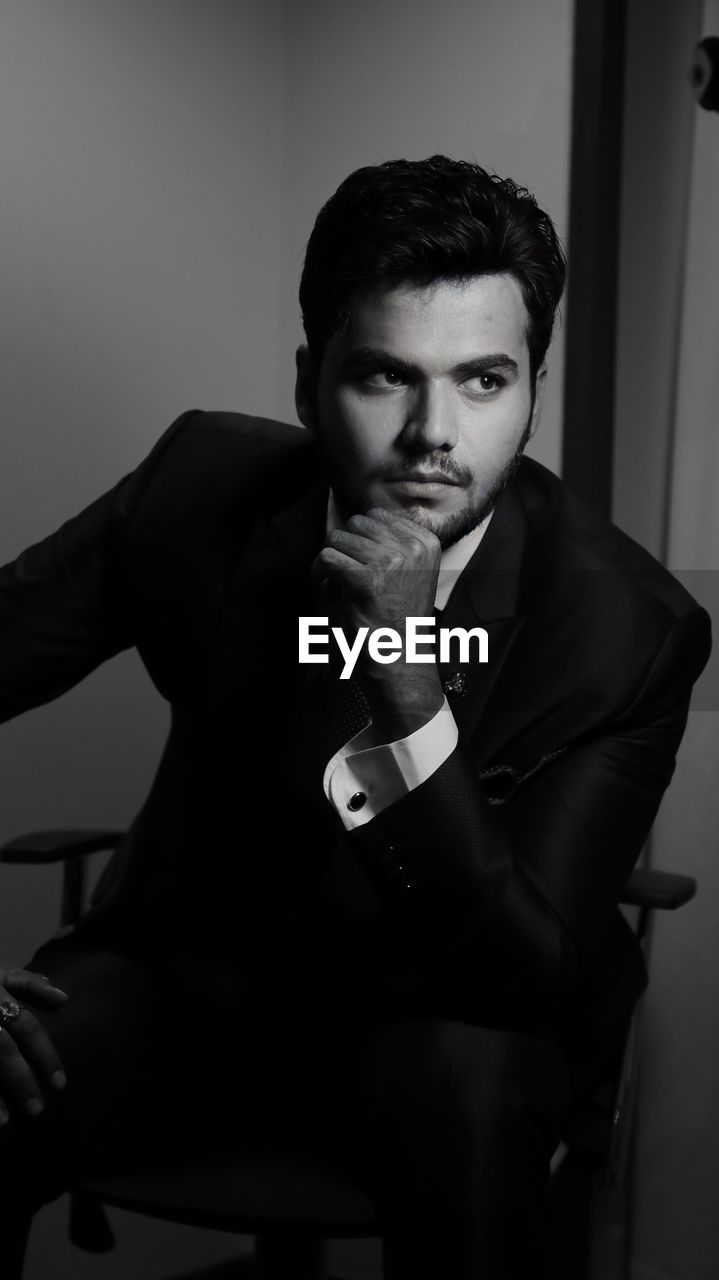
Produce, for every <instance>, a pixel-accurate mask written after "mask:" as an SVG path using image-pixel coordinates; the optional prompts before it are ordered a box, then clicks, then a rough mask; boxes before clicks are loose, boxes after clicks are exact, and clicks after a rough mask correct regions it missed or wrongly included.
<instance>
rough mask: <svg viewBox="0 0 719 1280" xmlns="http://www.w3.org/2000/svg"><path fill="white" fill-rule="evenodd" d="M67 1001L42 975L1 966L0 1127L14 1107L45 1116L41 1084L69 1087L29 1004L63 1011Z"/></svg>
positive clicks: (4, 965)
mask: <svg viewBox="0 0 719 1280" xmlns="http://www.w3.org/2000/svg"><path fill="white" fill-rule="evenodd" d="M67 999H68V997H67V994H66V992H64V991H61V990H60V988H59V987H54V986H53V985H52V983H51V982H50V981H49V980H48V979H47V978H45V977H43V976H42V974H39V973H31V972H30V971H29V970H28V969H18V968H17V966H15V965H10V964H3V963H2V962H0V1124H7V1121H8V1119H9V1118H10V1110H9V1107H10V1106H11V1105H12V1104H14V1105H15V1106H18V1107H20V1108H22V1110H23V1111H25V1112H26V1114H27V1115H31V1116H33V1115H39V1114H40V1112H41V1111H42V1110H43V1108H44V1105H45V1104H44V1102H43V1096H42V1090H41V1088H40V1084H39V1082H40V1081H45V1082H47V1083H48V1084H49V1085H50V1086H51V1087H52V1088H53V1089H62V1088H64V1085H65V1075H64V1072H63V1069H62V1063H61V1062H60V1059H59V1057H58V1055H57V1053H56V1051H55V1048H54V1046H53V1044H52V1042H51V1040H50V1039H49V1037H48V1036H47V1034H46V1032H45V1031H44V1029H43V1027H42V1026H41V1025H40V1023H39V1022H38V1020H37V1018H36V1017H35V1015H34V1014H33V1013H32V1011H31V1009H30V1008H28V1005H36V1006H37V1007H38V1008H40V1009H60V1008H62V1006H63V1005H64V1004H65V1003H66V1001H67Z"/></svg>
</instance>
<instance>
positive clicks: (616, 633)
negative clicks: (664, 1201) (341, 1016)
mask: <svg viewBox="0 0 719 1280" xmlns="http://www.w3.org/2000/svg"><path fill="white" fill-rule="evenodd" d="M326 500H327V481H326V479H325V478H324V477H323V475H322V473H321V470H320V468H319V466H318V461H317V458H316V455H315V450H314V445H313V441H312V439H311V437H310V436H309V435H308V433H306V432H303V431H301V430H299V429H297V428H293V427H289V426H285V425H282V424H279V423H274V422H269V421H265V420H259V419H253V418H246V417H242V416H240V415H236V414H222V413H199V412H194V411H193V412H190V413H188V414H184V415H183V416H182V417H181V418H180V419H178V420H177V422H175V423H174V424H173V425H172V427H171V428H170V429H169V430H168V431H167V432H166V433H165V435H164V436H163V437H162V438H161V439H160V441H159V442H158V444H157V445H156V446H155V448H154V449H153V450H152V452H151V454H150V455H149V457H148V458H147V459H146V460H145V462H143V463H142V464H141V465H140V466H139V467H138V469H137V470H136V471H134V472H133V473H132V474H130V475H129V476H127V477H126V478H125V479H124V480H123V481H121V482H120V483H119V484H118V485H117V486H116V487H115V488H114V489H113V490H112V491H111V492H110V493H108V494H106V495H105V496H104V497H102V498H100V499H99V500H98V501H97V502H96V503H94V504H93V505H92V506H91V507H89V508H88V509H87V510H86V511H84V512H83V513H82V514H81V515H79V516H77V517H76V518H75V519H73V520H70V521H69V522H68V523H67V524H66V525H64V526H63V528H62V529H61V530H60V531H59V532H58V533H57V534H55V535H54V536H53V537H51V538H48V539H46V540H45V541H44V542H41V543H40V544H38V545H37V546H35V547H33V548H30V549H29V550H28V551H27V552H25V553H24V555H22V556H21V557H20V558H19V559H18V560H17V561H16V562H15V563H14V564H11V565H9V566H7V567H6V568H5V569H4V570H3V571H2V573H1V574H0V621H1V624H2V625H1V634H2V641H1V648H0V716H1V717H2V718H8V717H9V716H11V715H13V714H16V713H18V712H20V711H22V710H24V709H25V708H28V707H31V706H34V705H37V704H39V703H42V702H44V701H47V700H48V699H50V698H53V697H55V696H57V695H58V694H60V693H62V692H63V691H64V690H65V689H67V688H69V687H70V686H71V685H73V684H74V683H76V682H77V681H78V680H79V679H81V678H82V677H83V676H84V675H85V674H86V673H87V672H89V671H90V670H91V669H93V668H94V667H95V666H96V665H97V664H98V663H100V662H102V661H103V660H104V659H106V658H108V657H110V656H111V655H112V654H114V653H116V652H118V651H119V650H120V649H122V648H123V647H127V646H129V645H133V644H134V645H137V647H138V649H139V651H140V654H141V655H142V658H143V660H144V663H145V665H146V667H147V670H148V671H149V673H150V676H151V678H152V680H153V681H154V683H155V685H156V686H157V688H158V689H159V690H160V692H161V693H162V694H163V695H164V697H166V698H167V699H168V700H169V702H170V703H171V706H172V729H171V733H170V736H169V740H168V743H167V746H166V749H165V752H164V755H163V757H162V761H161V763H160V766H159V769H158V773H157V776H156V778H155V781H154V784H153V786H152V789H151V792H150V795H149V797H148V800H147V802H146V804H145V805H144V807H143V809H142V811H141V813H140V814H139V816H138V818H137V820H136V822H135V823H134V825H133V828H132V830H131V832H130V833H129V835H128V838H127V839H126V841H125V843H124V845H123V847H122V848H121V849H120V850H119V852H118V854H117V855H116V857H115V859H114V860H113V863H112V864H111V868H110V871H109V873H108V874H106V875H105V877H104V878H103V882H102V885H101V888H100V892H99V894H98V896H97V901H96V906H95V909H94V911H93V912H92V913H91V914H90V916H89V917H88V920H87V923H86V924H85V925H84V926H83V929H84V936H85V937H86V938H87V941H88V945H91V944H93V943H94V942H96V941H98V940H99V941H102V942H104V943H106V944H107V943H108V942H109V943H111V944H112V945H116V946H126V947H132V946H134V947H136V948H137V949H142V948H143V947H144V949H145V953H146V955H147V957H148V958H149V960H150V961H151V962H152V963H155V964H157V965H159V966H162V965H164V966H166V967H169V968H172V966H173V965H175V966H176V967H177V966H180V965H185V960H186V958H187V957H188V956H191V957H192V964H193V972H195V973H196V974H197V975H198V977H197V981H198V985H200V986H201V983H202V981H205V980H212V981H213V982H215V981H221V982H225V983H226V984H227V988H228V993H230V997H231V994H232V993H233V992H235V993H236V992H239V991H240V989H241V990H242V992H243V995H244V998H245V999H246V1000H252V999H253V998H254V995H253V993H258V992H262V995H261V999H262V1000H263V1001H265V1002H266V1001H267V1000H268V999H270V998H271V999H272V1001H274V1002H275V1003H274V1005H273V1006H272V1007H275V1008H277V1010H278V1016H280V1013H281V1012H282V1011H284V1012H285V1013H286V1014H287V1015H288V1016H289V1015H290V1014H291V1012H292V1011H296V1010H297V1009H312V1010H314V1011H316V1012H317V1011H319V1013H320V1014H321V1015H322V1016H325V1017H326V1016H327V1014H328V1013H330V1012H332V1011H335V1012H338V1011H339V1012H340V1013H341V1012H343V1011H344V1012H345V1013H346V1012H347V1011H350V1012H352V1013H353V1014H354V1013H356V1012H357V1011H359V1010H362V1011H363V1012H364V1013H365V1014H367V1015H368V1016H375V1015H376V1014H377V1013H378V1012H381V1011H383V1010H386V1009H395V1010H396V1009H418V1010H433V1009H434V1010H438V1011H442V1012H444V1013H446V1014H456V1015H457V1016H459V1017H464V1018H468V1019H469V1020H478V1021H479V1020H483V1021H491V1022H496V1023H497V1024H499V1025H503V1026H507V1027H509V1028H515V1029H519V1030H522V1029H525V1030H527V1029H528V1030H540V1031H541V1030H544V1029H546V1028H554V1029H557V1028H559V1029H560V1030H561V1032H562V1034H563V1035H566V1036H567V1037H570V1038H574V1040H575V1041H576V1042H578V1041H579V1040H580V1039H581V1037H582V1036H590V1037H591V1036H595V1035H599V1036H600V1038H601V1034H602V1029H603V1028H606V1027H608V1026H611V1025H613V1024H614V1023H616V1022H617V1021H618V1020H621V1018H622V1017H623V1016H624V1014H625V1013H626V1011H627V1009H628V1008H629V1007H630V1006H631V1004H632V1002H633V1000H634V999H635V997H636V995H637V993H638V991H639V990H640V989H641V987H642V984H643V981H644V978H643V971H642V967H641V963H640V960H639V957H638V953H637V950H636V948H635V947H634V945H633V942H632V939H631V936H630V935H629V931H628V930H627V929H626V926H625V925H624V924H623V921H622V918H621V916H620V913H619V912H618V910H617V905H616V904H617V900H618V898H619V895H620V893H621V890H622V886H623V885H624V883H625V881H626V879H627V876H628V875H629V872H630V870H631V868H632V866H633V864H634V862H635V860H636V858H637V856H638V854H639V852H640V850H641V847H642V844H643V842H644V839H645V837H646V835H647V832H648V830H649V827H650V825H651V822H652V820H653V818H654V815H655V813H656V809H657V806H658V804H659V801H660V798H661V795H662V793H663V791H664V788H665V787H666V785H667V783H668V782H669V779H670V778H671V775H672V770H673V767H674V757H675V752H676V749H677V746H678V744H679V741H680V738H681V735H682V732H683V728H684V724H685V719H686V714H687V707H688V701H689V695H690V690H691V686H692V683H693V681H694V680H695V679H696V677H697V675H698V674H699V672H700V671H701V669H702V667H703V665H704V663H705V662H706V659H707V656H708V651H709V626H708V618H707V615H706V614H705V612H704V611H703V610H702V609H700V608H699V607H698V606H697V605H696V604H695V602H694V601H693V600H692V599H691V597H690V596H689V595H688V594H687V593H686V592H685V591H684V589H683V588H682V587H681V586H680V585H679V584H678V583H677V582H676V581H675V580H674V579H673V578H672V577H671V576H670V574H668V573H667V572H666V571H665V570H664V569H663V568H662V567H661V566H660V565H658V564H657V563H656V562H655V561H654V560H653V559H652V558H651V557H650V556H649V555H648V554H647V553H646V552H644V551H643V550H642V549H641V548H639V547H638V546H637V545H636V544H635V543H634V542H632V541H631V540H630V539H629V538H627V537H626V536H624V535H623V534H622V533H620V532H619V531H618V530H617V529H615V528H614V527H613V526H611V525H609V524H608V523H606V522H604V521H602V520H600V519H598V518H596V517H595V516H593V515H591V514H590V513H588V512H587V511H586V510H585V509H584V508H583V507H582V506H581V505H580V504H579V503H578V502H576V501H575V500H574V499H573V498H572V497H571V495H570V494H569V493H568V492H567V490H566V489H565V487H564V486H563V485H562V483H561V482H560V481H559V480H558V479H557V478H556V477H555V476H553V475H552V474H551V473H550V472H548V471H547V470H545V469H544V468H543V467H541V466H540V465H538V464H537V463H535V462H532V461H530V460H527V459H525V460H524V461H523V462H522V464H521V467H520V469H519V472H518V474H517V476H516V478H515V479H514V480H513V481H512V483H511V485H510V487H509V489H508V490H507V492H506V493H505V495H504V496H503V498H502V499H501V501H500V504H499V506H498V508H497V510H496V512H495V515H494V517H493V519H492V521H491V523H490V526H489V529H488V532H487V534H486V536H485V538H484V540H483V541H482V543H481V545H480V547H479V549H478V551H477V552H476V554H475V556H474V557H473V559H472V561H471V563H470V565H469V566H468V568H467V569H466V570H465V572H464V574H463V575H462V578H461V580H460V582H459V584H458V585H457V587H456V589H455V591H454V593H453V596H452V598H451V601H450V603H449V606H448V609H447V611H446V614H445V617H444V619H443V625H460V626H476V625H478V624H479V625H483V626H485V627H486V628H487V631H488V633H489V662H488V664H487V665H480V664H475V665H474V666H469V667H466V668H464V673H465V676H466V684H467V687H466V690H465V691H464V692H456V693H453V694H450V699H451V702H452V706H453V711H454V714H455V716H456V719H457V721H458V724H459V730H460V743H459V746H458V748H457V749H456V751H455V752H454V753H453V754H452V755H451V756H450V758H449V759H448V760H447V761H446V762H445V763H444V764H443V765H442V767H441V768H440V769H438V770H437V772H436V773H435V774H434V775H433V776H432V777H431V778H430V779H429V780H428V781H426V782H425V783H424V784H423V785H421V786H420V787H418V788H417V789H416V790H415V791H413V792H411V793H410V794H409V795H407V796H406V797H404V798H403V799H401V800H399V801H398V802H397V803H395V804H394V805H392V806H391V807H390V808H389V809H387V810H385V812H383V813H381V814H380V815H379V816H377V817H376V818H375V819H374V820H373V821H372V822H370V823H368V824H367V825H365V826H364V827H361V828H359V829H358V830H356V831H354V832H353V833H352V834H351V835H349V836H347V835H345V833H344V831H343V829H342V827H341V824H340V822H339V819H338V818H337V816H336V814H334V812H333V811H332V810H331V808H330V806H329V805H328V803H327V801H326V800H325V798H324V796H323V794H322V789H321V785H320V783H321V766H322V764H323V763H324V759H317V760H314V759H313V751H314V750H315V747H316V739H315V737H314V736H313V733H312V712H313V709H314V708H315V706H316V703H315V702H314V700H313V695H312V694H311V692H308V688H311V686H308V684H307V680H308V675H309V673H313V672H315V671H316V669H315V668H306V667H300V666H299V664H298V653H297V618H298V615H299V614H311V613H315V612H316V611H317V609H316V605H315V604H314V602H313V600H312V596H311V591H310V586H309V578H308V571H309V566H310V564H311V562H312V559H313V558H314V556H315V555H316V554H317V551H318V549H319V547H320V546H321V544H322V539H323V534H324V526H325V516H326ZM443 674H444V676H445V678H448V677H450V676H451V675H452V674H453V672H452V671H445V672H444V673H443ZM108 767H112V766H111V764H110V762H108ZM185 968H186V966H185ZM257 998H258V999H260V996H259V995H258V996H257Z"/></svg>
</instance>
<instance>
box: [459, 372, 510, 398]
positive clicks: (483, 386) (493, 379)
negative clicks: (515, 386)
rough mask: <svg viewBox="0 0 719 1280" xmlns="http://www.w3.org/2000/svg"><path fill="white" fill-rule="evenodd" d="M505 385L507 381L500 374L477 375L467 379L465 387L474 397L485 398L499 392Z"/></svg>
mask: <svg viewBox="0 0 719 1280" xmlns="http://www.w3.org/2000/svg"><path fill="white" fill-rule="evenodd" d="M506 385H507V380H506V378H503V377H502V375H501V373H477V374H475V376H474V377H473V378H468V379H467V381H466V383H465V386H466V387H468V389H469V390H470V391H472V392H474V394H475V395H485V396H487V395H491V394H492V393H493V392H495V391H500V390H501V388H502V387H505V386H506Z"/></svg>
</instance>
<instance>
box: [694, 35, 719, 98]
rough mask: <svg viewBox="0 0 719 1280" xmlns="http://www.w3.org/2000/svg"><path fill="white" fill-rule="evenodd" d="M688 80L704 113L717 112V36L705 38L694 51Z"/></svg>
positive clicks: (718, 69)
mask: <svg viewBox="0 0 719 1280" xmlns="http://www.w3.org/2000/svg"><path fill="white" fill-rule="evenodd" d="M689 79H690V80H691V85H692V88H693V90H694V96H695V98H696V100H697V102H698V103H699V106H700V107H704V109H705V110H706V111H719V36H706V37H705V38H704V40H700V41H699V44H698V45H697V46H696V48H695V50H694V57H693V58H692V65H691V70H690V72H689Z"/></svg>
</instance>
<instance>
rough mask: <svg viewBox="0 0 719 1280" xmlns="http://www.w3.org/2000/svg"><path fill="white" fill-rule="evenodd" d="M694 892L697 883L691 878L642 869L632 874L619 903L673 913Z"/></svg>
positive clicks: (671, 872) (667, 872) (673, 873)
mask: <svg viewBox="0 0 719 1280" xmlns="http://www.w3.org/2000/svg"><path fill="white" fill-rule="evenodd" d="M696 891H697V882H696V880H693V879H692V877H691V876H680V875H677V874H676V873H675V872H673V871H657V870H655V869H654V868H651V869H644V868H642V869H640V870H637V871H633V872H632V874H631V875H630V877H629V879H628V881H627V883H626V886H625V888H624V892H623V893H622V896H621V899H620V901H621V902H622V903H623V904H624V906H627V907H645V908H650V909H651V908H653V907H659V908H662V909H663V910H665V911H675V910H676V909H677V907H683V906H684V903H685V902H689V901H690V900H691V899H692V898H693V897H694V894H695V893H696Z"/></svg>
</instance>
